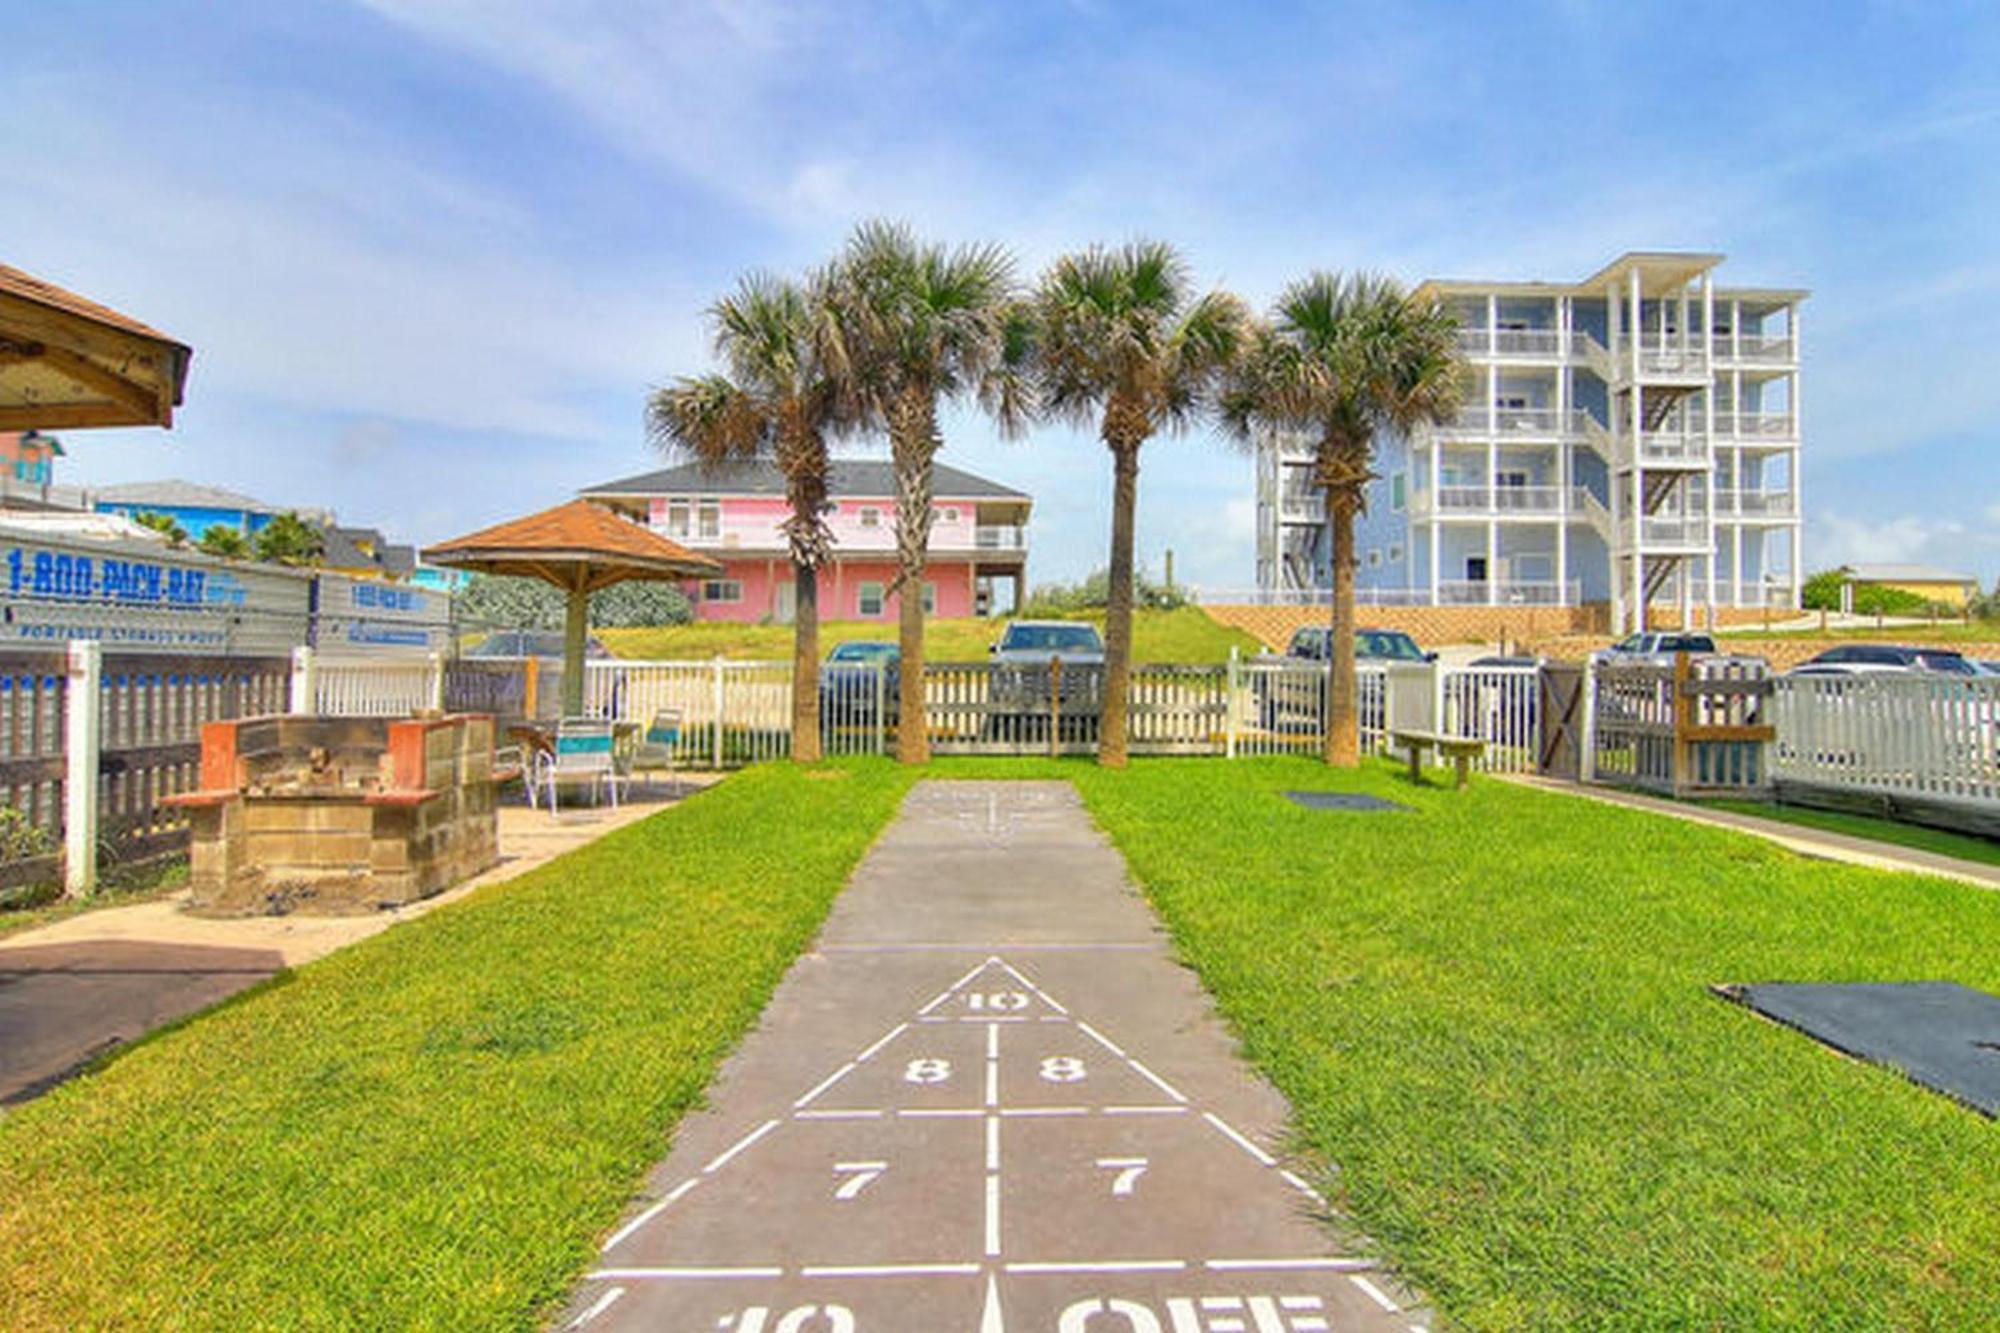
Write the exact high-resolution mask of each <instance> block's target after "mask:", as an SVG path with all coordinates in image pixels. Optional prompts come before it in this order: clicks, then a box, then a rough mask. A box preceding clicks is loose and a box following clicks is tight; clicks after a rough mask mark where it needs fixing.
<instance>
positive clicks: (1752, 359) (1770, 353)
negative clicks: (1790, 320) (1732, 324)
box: [1715, 330, 1798, 366]
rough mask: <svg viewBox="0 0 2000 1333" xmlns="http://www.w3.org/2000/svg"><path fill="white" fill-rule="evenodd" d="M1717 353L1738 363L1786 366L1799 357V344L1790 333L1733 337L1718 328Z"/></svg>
mask: <svg viewBox="0 0 2000 1333" xmlns="http://www.w3.org/2000/svg"><path fill="white" fill-rule="evenodd" d="M1715 354H1716V356H1717V357H1718V358H1719V359H1721V360H1723V361H1730V362H1734V363H1735V364H1737V365H1751V366H1785V365H1790V364H1791V363H1792V362H1793V361H1795V360H1797V359H1798V345H1797V343H1796V342H1794V341H1793V339H1792V336H1791V335H1790V334H1782V333H1781V334H1775V335H1773V334H1762V333H1739V334H1737V335H1736V336H1735V337H1733V338H1732V337H1730V336H1729V334H1728V333H1727V332H1724V331H1721V330H1718V331H1717V333H1716V335H1715Z"/></svg>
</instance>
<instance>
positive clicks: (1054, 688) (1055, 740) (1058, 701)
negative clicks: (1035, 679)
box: [1049, 657, 1103, 759]
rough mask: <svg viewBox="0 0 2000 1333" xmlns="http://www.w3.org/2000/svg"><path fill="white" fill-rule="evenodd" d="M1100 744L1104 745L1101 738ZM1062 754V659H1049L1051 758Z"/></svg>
mask: <svg viewBox="0 0 2000 1333" xmlns="http://www.w3.org/2000/svg"><path fill="white" fill-rule="evenodd" d="M1098 743H1099V744H1102V743H1103V738H1102V737H1100V738H1099V741H1098ZM1061 754H1062V659H1061V658H1060V657H1051V658H1050V659H1049V758H1051V759H1054V758H1056V757H1058V756H1059V755H1061Z"/></svg>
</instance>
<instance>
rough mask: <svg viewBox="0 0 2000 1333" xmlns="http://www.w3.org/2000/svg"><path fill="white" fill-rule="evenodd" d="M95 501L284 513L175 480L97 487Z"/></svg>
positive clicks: (241, 496) (276, 507)
mask: <svg viewBox="0 0 2000 1333" xmlns="http://www.w3.org/2000/svg"><path fill="white" fill-rule="evenodd" d="M91 494H92V496H94V497H95V498H96V499H99V500H103V501H106V502H107V503H110V504H139V505H160V506H161V507H163V508H174V509H245V510H248V511H250V512H251V513H253V514H278V513H283V512H284V510H283V507H282V506H280V505H273V504H265V503H264V502H263V501H262V500H259V499H255V498H254V497H252V496H248V495H244V494H243V493H242V492H240V491H228V490H224V489H223V488H222V487H220V486H202V485H198V484H197V483H195V482H192V481H181V480H179V479H177V478H176V479H172V480H168V481H133V482H127V483H125V484H123V485H119V486H97V487H93V488H92V489H91Z"/></svg>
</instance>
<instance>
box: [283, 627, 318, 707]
mask: <svg viewBox="0 0 2000 1333" xmlns="http://www.w3.org/2000/svg"><path fill="white" fill-rule="evenodd" d="M289 702H290V705H291V706H290V707H289V708H287V709H286V710H285V711H286V712H288V713H316V712H318V711H319V666H318V664H317V663H316V662H315V660H314V658H313V650H312V649H311V648H309V647H307V646H305V645H304V644H301V645H299V646H298V647H297V648H294V649H292V694H291V699H290V700H289Z"/></svg>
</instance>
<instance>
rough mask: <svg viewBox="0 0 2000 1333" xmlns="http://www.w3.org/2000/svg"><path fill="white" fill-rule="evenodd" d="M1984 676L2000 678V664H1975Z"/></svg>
mask: <svg viewBox="0 0 2000 1333" xmlns="http://www.w3.org/2000/svg"><path fill="white" fill-rule="evenodd" d="M1972 665H1974V666H1976V667H1978V668H1979V674H1980V675H1982V676H2000V662H1974V663H1973V664H1972Z"/></svg>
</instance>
